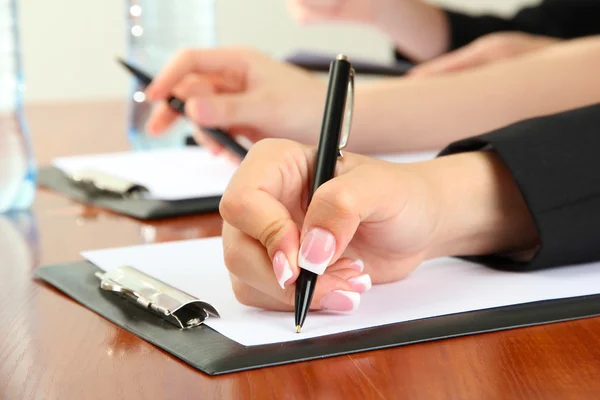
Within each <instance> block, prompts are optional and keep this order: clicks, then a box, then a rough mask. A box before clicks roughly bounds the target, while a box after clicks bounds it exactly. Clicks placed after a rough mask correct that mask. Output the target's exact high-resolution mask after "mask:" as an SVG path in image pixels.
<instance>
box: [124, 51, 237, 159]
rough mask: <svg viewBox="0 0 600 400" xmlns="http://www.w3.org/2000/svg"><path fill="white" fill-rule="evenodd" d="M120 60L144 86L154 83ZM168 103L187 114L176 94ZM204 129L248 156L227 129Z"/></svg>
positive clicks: (221, 142) (226, 145)
mask: <svg viewBox="0 0 600 400" xmlns="http://www.w3.org/2000/svg"><path fill="white" fill-rule="evenodd" d="M118 61H119V63H121V65H123V66H124V67H125V68H127V70H128V71H129V72H131V73H132V74H133V76H135V77H136V78H137V80H138V81H139V82H140V83H141V84H142V85H143V86H144V87H147V86H149V85H150V84H151V83H152V77H151V76H150V75H148V74H147V73H145V72H143V71H142V70H140V69H139V68H137V67H134V66H133V65H131V64H129V63H128V62H126V61H125V60H123V59H120V58H119V59H118ZM167 103H168V104H169V106H171V108H172V109H173V110H175V111H177V112H179V113H180V114H182V115H184V114H185V103H184V102H183V101H182V100H180V99H178V98H177V97H175V96H170V97H169V98H168V99H167ZM202 131H203V132H205V133H206V134H207V135H208V136H210V137H211V139H213V140H215V141H216V142H217V143H219V144H221V145H222V146H224V147H225V148H227V149H228V150H229V151H231V152H233V153H235V154H236V155H237V156H239V157H240V158H244V157H245V156H246V153H248V150H247V149H246V148H245V147H243V146H242V145H240V144H239V143H238V142H236V141H235V139H234V138H232V137H231V136H230V135H229V134H228V133H227V132H225V131H222V130H220V129H214V128H205V127H203V128H202Z"/></svg>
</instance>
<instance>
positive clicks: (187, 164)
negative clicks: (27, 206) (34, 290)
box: [53, 147, 435, 200]
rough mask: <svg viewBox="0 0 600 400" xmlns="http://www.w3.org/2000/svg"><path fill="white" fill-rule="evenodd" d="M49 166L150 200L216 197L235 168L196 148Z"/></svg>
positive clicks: (416, 156) (415, 157) (402, 158)
mask: <svg viewBox="0 0 600 400" xmlns="http://www.w3.org/2000/svg"><path fill="white" fill-rule="evenodd" d="M374 157H378V158H381V159H385V160H388V161H391V162H415V161H421V160H424V159H429V158H433V157H435V153H431V152H415V153H406V154H382V155H377V156H374ZM53 165H54V166H55V167H56V168H58V169H61V170H62V171H65V172H67V173H72V172H75V171H77V170H81V169H95V170H98V171H100V172H103V173H106V174H109V175H113V176H117V177H119V178H123V179H126V180H129V181H132V182H135V183H137V184H140V185H143V186H146V187H147V188H148V189H149V190H150V193H151V197H152V198H154V199H160V200H183V199H194V198H202V197H209V196H220V195H222V194H223V192H224V191H225V188H226V187H227V184H228V183H229V180H230V179H231V177H232V176H233V174H234V173H235V171H236V169H237V166H236V165H235V164H233V163H231V162H230V161H228V160H226V159H225V158H224V157H215V156H212V155H211V154H210V153H209V152H208V151H206V150H204V149H202V148H199V147H184V148H177V149H157V150H152V151H143V152H142V151H139V152H122V153H107V154H95V155H82V156H73V157H62V158H57V159H55V160H54V161H53Z"/></svg>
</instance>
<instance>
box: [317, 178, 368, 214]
mask: <svg viewBox="0 0 600 400" xmlns="http://www.w3.org/2000/svg"><path fill="white" fill-rule="evenodd" d="M320 189H323V190H320ZM312 202H313V203H317V207H319V208H322V209H323V210H324V211H326V212H332V213H335V215H337V216H339V217H340V218H345V217H350V216H354V215H355V214H356V213H357V208H358V205H357V199H356V196H355V195H354V194H353V193H351V192H349V191H348V190H347V189H346V188H340V187H337V185H323V186H321V188H319V189H318V190H317V191H316V192H315V198H314V199H313V201H312Z"/></svg>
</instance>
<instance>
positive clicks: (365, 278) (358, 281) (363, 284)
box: [348, 274, 373, 293]
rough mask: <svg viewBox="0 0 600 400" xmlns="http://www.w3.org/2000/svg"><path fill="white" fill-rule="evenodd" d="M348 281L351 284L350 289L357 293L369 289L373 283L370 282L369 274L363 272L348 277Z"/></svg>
mask: <svg viewBox="0 0 600 400" xmlns="http://www.w3.org/2000/svg"><path fill="white" fill-rule="evenodd" d="M348 283H349V284H350V286H352V290H354V291H356V292H358V293H364V292H366V291H367V290H369V289H371V286H373V283H372V282H371V276H369V274H363V275H360V276H357V277H355V278H350V279H348Z"/></svg>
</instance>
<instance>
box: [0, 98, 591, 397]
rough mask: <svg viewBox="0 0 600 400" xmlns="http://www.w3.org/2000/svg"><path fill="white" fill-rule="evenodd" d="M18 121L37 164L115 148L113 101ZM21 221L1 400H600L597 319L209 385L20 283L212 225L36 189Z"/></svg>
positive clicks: (7, 226)
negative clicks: (86, 255)
mask: <svg viewBox="0 0 600 400" xmlns="http://www.w3.org/2000/svg"><path fill="white" fill-rule="evenodd" d="M28 118H29V121H30V125H31V129H32V132H33V136H34V140H35V147H36V152H37V155H38V161H39V163H40V164H46V163H48V162H49V161H50V159H51V158H53V157H55V156H61V155H69V154H77V153H91V152H99V151H114V150H122V149H125V148H126V146H127V143H126V139H125V134H124V128H123V127H124V126H125V124H124V121H125V113H124V108H123V106H122V105H121V104H118V103H93V104H77V105H75V104H70V105H48V106H36V107H31V108H29V109H28ZM19 217H20V221H21V226H25V228H27V226H26V225H25V224H26V223H28V222H30V223H31V225H30V228H31V227H35V228H36V230H37V239H36V235H34V234H30V235H29V236H23V235H21V234H20V233H19V230H18V229H16V228H15V226H16V225H15V220H14V219H13V220H11V219H8V218H6V217H0V399H7V400H13V399H61V400H67V399H138V398H139V399H154V398H168V399H187V398H195V399H212V398H215V399H269V398H275V399H309V398H318V399H338V398H339V399H349V398H357V399H399V398H407V399H421V398H423V399H442V398H452V399H468V398H473V399H513V398H535V399H576V398H600V318H594V319H586V320H581V321H575V322H567V323H558V324H552V325H547V326H541V327H534V328H525V329H515V330H511V331H506V332H498V333H488V334H482V335H477V336H471V337H464V338H458V339H449V340H441V341H436V342H431V343H424V344H417V345H411V346H406V347H399V348H395V349H389V350H381V351H374V352H367V353H362V354H357V355H352V356H340V357H335V358H329V359H324V360H318V361H310V362H304V363H298V364H291V365H286V366H280V367H273V368H266V369H261V370H254V371H248V372H240V373H236V374H230V375H225V376H220V377H208V376H206V375H204V374H203V373H201V372H198V371H196V370H194V369H192V368H190V367H188V366H187V365H186V364H184V363H182V362H180V361H178V360H177V359H175V358H173V357H171V356H170V355H168V354H167V353H165V352H164V351H161V350H159V349H157V348H155V347H154V346H152V345H150V344H148V343H147V342H145V341H143V340H141V339H138V338H137V337H136V336H134V335H132V334H130V333H127V332H126V331H124V330H122V329H120V328H117V327H116V326H114V325H113V324H111V323H110V322H108V321H106V320H104V319H103V318H101V317H99V316H98V315H96V314H94V313H92V312H91V311H88V310H87V309H85V308H83V307H81V306H79V305H78V304H76V303H75V302H73V301H71V300H70V299H69V298H67V297H65V296H63V295H61V294H60V293H58V292H57V291H55V290H53V289H51V288H50V287H48V286H45V285H43V284H40V283H38V282H37V281H34V280H33V279H32V277H31V275H32V270H33V269H34V268H36V267H37V266H39V265H44V264H49V263H57V262H62V261H74V260H78V259H80V258H81V257H80V256H79V252H80V251H81V250H89V249H96V248H105V247H111V246H124V245H133V244H139V243H146V242H159V241H169V240H178V239H187V238H197V237H207V236H214V235H218V234H219V231H220V225H221V221H220V218H219V217H218V215H208V216H199V217H188V218H177V219H172V220H168V221H161V222H153V223H146V222H140V221H137V220H133V219H130V218H126V217H122V216H119V215H115V214H111V213H109V212H105V211H102V210H99V209H95V208H90V207H86V206H83V205H80V204H76V203H73V202H71V201H69V200H67V199H65V198H63V197H61V196H58V195H55V194H53V193H50V192H47V191H43V190H40V191H39V193H38V196H37V200H36V203H35V206H34V207H33V210H32V214H31V215H20V216H19ZM31 230H32V229H28V231H31Z"/></svg>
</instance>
